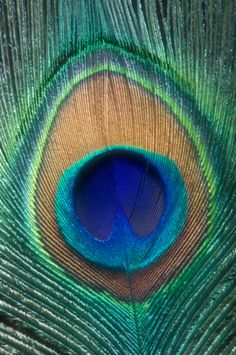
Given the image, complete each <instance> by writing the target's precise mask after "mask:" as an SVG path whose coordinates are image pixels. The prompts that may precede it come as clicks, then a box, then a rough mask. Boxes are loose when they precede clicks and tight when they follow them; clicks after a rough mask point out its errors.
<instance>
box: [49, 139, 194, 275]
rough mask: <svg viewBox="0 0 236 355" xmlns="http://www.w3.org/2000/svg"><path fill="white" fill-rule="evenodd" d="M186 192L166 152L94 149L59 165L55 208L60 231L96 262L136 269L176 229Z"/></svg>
mask: <svg viewBox="0 0 236 355" xmlns="http://www.w3.org/2000/svg"><path fill="white" fill-rule="evenodd" d="M187 211H188V198H187V191H186V187H185V184H184V180H183V178H182V176H181V173H180V171H179V169H178V167H177V166H176V164H175V163H174V162H173V160H171V159H169V158H168V157H166V156H164V155H161V154H156V153H154V152H150V151H145V150H143V149H138V148H135V147H126V146H123V147H121V146H119V147H109V148H104V149H102V150H100V151H95V152H93V153H91V154H90V155H88V156H86V157H84V158H83V159H81V160H79V161H77V162H75V163H74V164H73V165H71V166H70V167H69V169H68V170H66V171H64V172H63V174H62V176H61V178H60V180H59V182H58V188H57V193H56V201H55V212H56V220H57V224H58V228H59V231H60V234H61V237H62V238H64V240H65V242H66V243H67V244H68V245H69V246H70V247H71V248H72V249H73V250H74V251H75V252H77V253H79V254H80V256H82V257H83V258H85V259H87V260H88V261H91V262H93V263H95V264H97V265H100V266H102V267H107V268H112V269H116V270H118V269H119V270H127V269H129V271H136V270H139V269H142V268H145V267H147V266H150V265H151V264H152V263H153V262H155V261H156V260H157V259H158V258H159V257H160V256H161V255H162V254H163V253H165V251H166V250H167V249H168V248H169V247H170V246H171V245H172V244H173V243H174V242H175V241H176V239H177V238H178V237H179V235H180V233H181V232H182V230H183V228H184V225H185V222H186V218H187Z"/></svg>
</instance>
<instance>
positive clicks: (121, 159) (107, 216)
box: [73, 149, 165, 240]
mask: <svg viewBox="0 0 236 355" xmlns="http://www.w3.org/2000/svg"><path fill="white" fill-rule="evenodd" d="M73 195H74V205H75V211H76V213H77V214H78V216H79V219H80V222H81V224H82V225H83V226H84V227H85V228H86V229H87V231H88V232H89V233H90V234H91V235H92V236H93V237H94V238H96V239H99V240H106V239H108V237H109V235H111V233H112V229H113V227H114V226H115V225H116V222H117V220H118V219H119V218H121V217H122V218H123V220H124V221H125V220H126V222H128V223H129V225H130V228H131V229H132V231H133V233H134V235H135V236H137V237H145V236H148V235H149V234H151V233H152V232H153V231H154V230H155V228H156V227H157V224H158V221H159V219H160V216H161V214H162V212H163V208H164V200H165V194H164V185H163V182H162V179H161V176H160V174H159V172H158V170H157V168H156V167H155V166H154V165H153V163H152V162H150V160H149V159H148V158H147V157H145V156H143V155H142V154H140V153H137V152H132V151H128V150H122V149H117V150H112V151H107V152H104V153H103V154H100V155H98V156H95V157H94V158H93V159H91V160H89V161H88V162H87V164H85V165H84V166H83V168H82V169H81V170H80V173H79V174H78V176H77V178H76V179H75V183H74V191H73ZM119 227H120V228H121V229H122V225H120V226H119ZM120 233H122V230H120Z"/></svg>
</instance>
